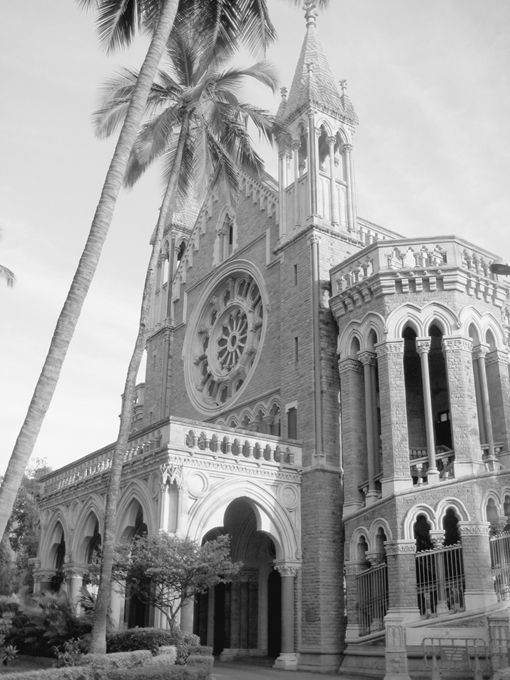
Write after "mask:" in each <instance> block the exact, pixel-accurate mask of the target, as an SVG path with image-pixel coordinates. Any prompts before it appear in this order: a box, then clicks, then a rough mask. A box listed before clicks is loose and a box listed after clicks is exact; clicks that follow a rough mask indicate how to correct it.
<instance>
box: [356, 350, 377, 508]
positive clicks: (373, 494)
mask: <svg viewBox="0 0 510 680" xmlns="http://www.w3.org/2000/svg"><path fill="white" fill-rule="evenodd" d="M358 358H359V360H360V361H361V363H362V364H363V377H364V383H365V428H366V443H367V449H366V456H367V469H368V492H367V495H366V504H367V505H372V503H375V501H377V500H378V498H379V495H378V493H377V491H376V489H375V466H376V452H375V435H374V432H375V429H376V428H377V422H374V403H375V393H374V392H373V380H372V368H375V363H376V360H377V356H376V354H375V353H374V352H358Z"/></svg>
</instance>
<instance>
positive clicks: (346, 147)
mask: <svg viewBox="0 0 510 680" xmlns="http://www.w3.org/2000/svg"><path fill="white" fill-rule="evenodd" d="M342 151H343V152H345V153H351V151H352V144H344V145H343V147H342Z"/></svg>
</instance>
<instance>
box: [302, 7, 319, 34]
mask: <svg viewBox="0 0 510 680" xmlns="http://www.w3.org/2000/svg"><path fill="white" fill-rule="evenodd" d="M303 9H304V10H305V19H306V27H307V28H310V26H315V25H316V19H317V16H318V12H317V0H305V4H304V5H303Z"/></svg>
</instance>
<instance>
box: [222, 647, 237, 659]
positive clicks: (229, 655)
mask: <svg viewBox="0 0 510 680" xmlns="http://www.w3.org/2000/svg"><path fill="white" fill-rule="evenodd" d="M238 651H239V650H238V649H224V650H223V651H222V653H221V654H220V661H233V660H234V659H235V658H236V656H237V652H238Z"/></svg>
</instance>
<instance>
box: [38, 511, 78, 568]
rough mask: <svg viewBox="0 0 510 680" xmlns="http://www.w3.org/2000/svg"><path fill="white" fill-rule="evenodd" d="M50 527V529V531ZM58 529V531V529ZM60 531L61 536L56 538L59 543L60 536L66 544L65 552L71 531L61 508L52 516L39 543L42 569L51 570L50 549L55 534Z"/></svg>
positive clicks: (52, 545)
mask: <svg viewBox="0 0 510 680" xmlns="http://www.w3.org/2000/svg"><path fill="white" fill-rule="evenodd" d="M50 527H51V529H50ZM58 527H60V530H59V529H58ZM57 531H61V535H59V536H58V543H60V541H61V538H62V535H63V537H64V540H65V542H66V546H67V550H69V547H70V544H71V543H70V537H71V531H70V529H69V525H68V522H67V515H66V514H65V512H64V510H63V508H60V507H58V508H57V509H56V510H55V511H54V512H53V514H52V516H51V518H50V520H49V522H48V530H47V531H46V532H44V534H43V538H42V541H41V546H40V548H39V554H40V559H41V564H42V566H43V567H45V568H48V569H51V568H53V564H52V563H51V560H52V556H53V554H54V552H52V549H53V548H54V546H55V541H56V540H57V537H56V532H57Z"/></svg>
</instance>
